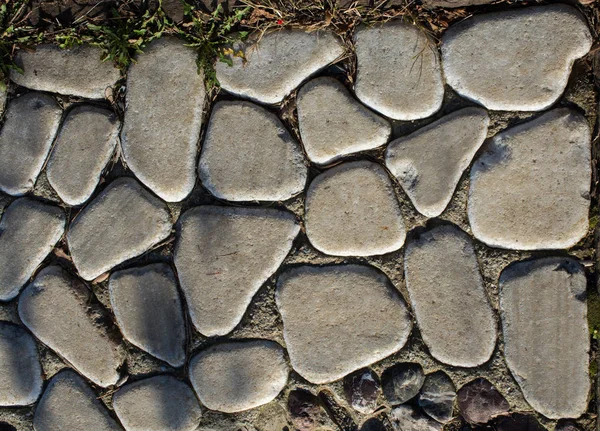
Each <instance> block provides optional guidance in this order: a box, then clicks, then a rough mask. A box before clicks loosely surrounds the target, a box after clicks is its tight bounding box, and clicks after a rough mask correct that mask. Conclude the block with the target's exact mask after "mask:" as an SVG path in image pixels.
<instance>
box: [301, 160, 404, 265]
mask: <svg viewBox="0 0 600 431" xmlns="http://www.w3.org/2000/svg"><path fill="white" fill-rule="evenodd" d="M305 224H306V234H307V236H308V239H309V240H310V242H311V244H312V245H313V246H314V247H315V248H316V249H317V250H319V251H322V252H323V253H327V254H331V255H335V256H371V255H377V254H385V253H389V252H392V251H395V250H398V249H399V248H400V247H402V245H403V244H404V239H405V238H406V230H405V227H404V220H403V219H402V214H401V211H400V204H399V203H398V198H397V197H396V194H395V192H394V189H393V187H392V182H391V180H390V178H389V176H388V174H387V172H386V171H385V170H384V169H383V168H382V167H381V166H380V165H378V164H377V163H373V162H369V161H364V160H362V161H358V162H348V163H343V164H341V165H338V166H336V167H334V168H331V169H329V170H327V171H325V172H324V173H322V174H320V175H318V176H317V177H316V178H315V179H314V180H313V181H312V183H311V184H310V187H309V188H308V192H307V194H306V208H305Z"/></svg>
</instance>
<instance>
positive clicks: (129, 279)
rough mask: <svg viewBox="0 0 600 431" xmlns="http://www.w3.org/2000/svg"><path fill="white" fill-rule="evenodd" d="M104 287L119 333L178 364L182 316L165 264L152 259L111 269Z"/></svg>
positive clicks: (182, 356)
mask: <svg viewBox="0 0 600 431" xmlns="http://www.w3.org/2000/svg"><path fill="white" fill-rule="evenodd" d="M108 290H109V294H110V304H111V307H112V310H113V313H114V314H115V317H116V319H117V323H118V325H119V328H120V329H121V332H122V333H123V336H124V337H125V338H126V339H127V340H129V341H130V342H131V343H132V344H134V345H136V346H137V347H139V348H140V349H142V350H145V351H147V352H148V353H150V354H151V355H153V356H155V357H157V358H158V359H161V360H163V361H165V362H168V363H169V364H170V365H172V366H174V367H180V366H182V365H183V363H184V362H185V349H184V347H185V340H186V338H185V319H184V317H183V305H182V303H181V299H180V298H179V292H178V291H177V281H176V279H175V274H173V270H172V269H171V268H170V267H169V265H167V264H165V263H155V264H150V265H146V266H142V267H137V268H129V269H124V270H121V271H116V272H113V274H112V275H111V276H110V281H109V285H108Z"/></svg>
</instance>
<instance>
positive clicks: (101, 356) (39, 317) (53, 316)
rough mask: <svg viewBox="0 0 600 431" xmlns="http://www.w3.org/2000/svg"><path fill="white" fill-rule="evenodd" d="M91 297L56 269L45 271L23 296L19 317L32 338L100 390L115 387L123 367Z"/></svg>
mask: <svg viewBox="0 0 600 431" xmlns="http://www.w3.org/2000/svg"><path fill="white" fill-rule="evenodd" d="M91 299H92V293H91V292H90V291H89V289H88V288H87V287H86V286H84V285H83V284H82V283H80V282H79V281H78V280H76V279H74V278H72V277H70V276H69V275H67V273H66V272H65V271H64V270H62V269H61V268H60V267H58V266H49V267H47V268H44V269H43V270H42V271H41V272H40V273H39V274H38V275H37V276H36V278H35V279H34V280H33V281H32V282H31V283H30V284H29V285H28V286H27V287H26V288H25V289H24V290H23V293H22V294H21V297H20V298H19V317H20V318H21V320H22V321H23V323H24V324H25V326H27V327H28V328H29V330H30V331H31V332H33V334H34V335H35V336H36V337H37V338H38V339H39V340H40V341H41V342H42V343H44V344H45V345H47V346H48V347H50V348H51V349H52V350H54V351H55V352H56V353H58V354H59V355H60V356H62V357H63V358H64V359H66V360H67V361H68V362H69V363H70V364H71V365H73V367H74V368H75V369H77V370H78V371H79V372H80V373H81V374H83V375H84V376H86V377H87V378H88V379H90V380H91V381H92V382H94V383H95V384H97V385H98V386H102V387H107V386H110V385H114V384H115V383H117V381H118V380H119V372H118V371H117V369H118V368H119V367H120V365H121V362H123V359H124V358H123V356H124V355H123V352H122V350H121V347H120V345H119V344H118V343H117V342H116V341H115V340H114V339H113V338H112V337H111V335H110V334H109V332H108V328H107V327H106V326H104V325H102V323H100V322H101V320H102V319H104V318H107V316H106V315H105V314H106V311H105V310H104V309H101V308H100V307H99V306H96V307H90V301H91Z"/></svg>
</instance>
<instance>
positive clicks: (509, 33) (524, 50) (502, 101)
mask: <svg viewBox="0 0 600 431" xmlns="http://www.w3.org/2000/svg"><path fill="white" fill-rule="evenodd" d="M534 29H535V30H534ZM591 45H592V36H591V35H590V31H589V29H588V28H587V25H586V22H585V19H584V18H583V17H582V16H581V15H580V14H579V12H577V10H576V9H575V8H573V7H571V6H567V5H564V4H554V5H548V6H539V7H527V8H519V9H513V10H509V11H502V12H494V13H489V14H483V15H475V16H472V17H470V18H469V19H467V20H463V21H461V22H460V23H458V24H456V25H454V26H452V27H451V28H450V29H448V30H447V31H446V32H445V33H444V36H443V38H442V59H443V63H444V74H445V75H446V80H447V82H448V84H450V86H452V88H454V90H456V91H457V92H458V93H459V94H460V95H461V96H463V97H465V98H467V99H471V100H474V101H476V102H478V103H480V104H482V105H483V106H485V107H486V108H488V109H495V110H503V111H540V110H543V109H546V108H548V107H549V106H550V105H552V104H553V103H554V102H556V100H557V99H558V98H559V97H560V95H561V94H562V93H563V91H564V89H565V87H566V85H567V81H568V79H569V75H570V73H571V67H572V65H573V62H574V61H575V60H576V59H577V58H580V57H583V56H584V55H585V54H587V52H588V51H589V50H590V47H591Z"/></svg>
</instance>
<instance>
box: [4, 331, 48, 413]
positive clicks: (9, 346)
mask: <svg viewBox="0 0 600 431" xmlns="http://www.w3.org/2000/svg"><path fill="white" fill-rule="evenodd" d="M43 384H44V379H43V377H42V366H41V365H40V358H39V356H38V351H37V346H36V344H35V340H34V339H33V337H32V336H31V335H29V333H28V332H27V331H25V330H24V329H23V328H21V327H20V326H17V325H15V324H13V323H10V322H2V321H0V407H12V406H26V405H29V404H33V403H34V402H36V400H37V399H38V397H39V396H40V394H41V393H42V385H43Z"/></svg>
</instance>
